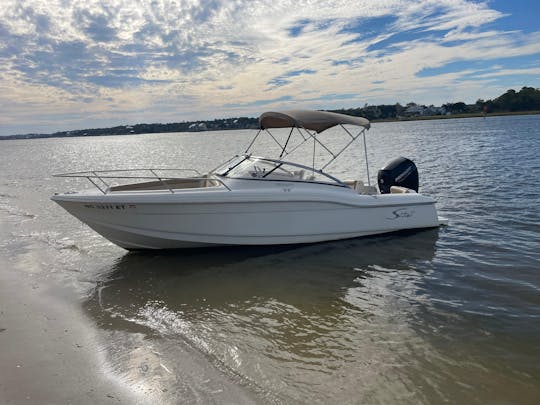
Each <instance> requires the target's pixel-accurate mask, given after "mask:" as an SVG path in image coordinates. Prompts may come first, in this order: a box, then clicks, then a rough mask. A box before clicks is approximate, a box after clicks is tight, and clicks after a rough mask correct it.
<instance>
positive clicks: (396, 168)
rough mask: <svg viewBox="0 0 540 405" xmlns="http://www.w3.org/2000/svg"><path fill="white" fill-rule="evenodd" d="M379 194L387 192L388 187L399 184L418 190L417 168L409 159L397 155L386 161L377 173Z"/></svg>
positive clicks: (388, 190)
mask: <svg viewBox="0 0 540 405" xmlns="http://www.w3.org/2000/svg"><path fill="white" fill-rule="evenodd" d="M377 182H378V183H379V190H380V192H381V194H389V193H390V187H392V186H399V187H406V188H410V189H411V190H414V191H416V192H418V169H417V168H416V165H415V164H414V162H413V161H412V160H410V159H407V158H404V157H399V158H397V159H394V160H391V161H390V162H387V163H386V164H385V165H384V167H383V168H382V169H381V170H379V174H378V175H377Z"/></svg>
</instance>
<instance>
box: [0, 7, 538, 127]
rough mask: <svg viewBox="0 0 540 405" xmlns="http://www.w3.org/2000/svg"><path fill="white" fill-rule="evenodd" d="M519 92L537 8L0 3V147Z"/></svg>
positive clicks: (533, 58)
mask: <svg viewBox="0 0 540 405" xmlns="http://www.w3.org/2000/svg"><path fill="white" fill-rule="evenodd" d="M525 85H527V86H532V87H540V1H538V0H512V1H510V0H487V1H466V0H415V1H409V0H377V1H374V0H333V1H332V0H148V1H146V0H0V135H9V134H17V133H28V132H45V133H49V132H55V131H58V130H69V129H81V128H94V127H108V126H112V125H121V124H136V123H142V122H178V121H182V120H197V119H211V118H219V117H234V116H256V115H258V113H260V112H262V111H264V110H271V109H280V108H282V109H285V108H324V109H328V108H340V107H356V106H363V105H364V104H365V103H369V104H382V103H391V104H393V103H395V102H400V103H402V104H406V103H407V102H409V101H415V102H418V103H422V104H435V105H440V104H442V103H445V102H449V101H465V102H471V103H472V102H474V101H476V100H477V99H478V98H486V99H487V98H493V97H496V96H497V95H499V94H500V93H502V92H504V91H506V90H507V89H509V88H515V89H516V90H517V89H520V88H521V87H522V86H525Z"/></svg>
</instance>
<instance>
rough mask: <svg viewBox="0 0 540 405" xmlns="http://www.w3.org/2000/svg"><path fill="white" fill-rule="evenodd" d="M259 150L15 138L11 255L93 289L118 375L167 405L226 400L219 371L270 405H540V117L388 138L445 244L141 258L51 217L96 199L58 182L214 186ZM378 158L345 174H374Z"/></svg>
mask: <svg viewBox="0 0 540 405" xmlns="http://www.w3.org/2000/svg"><path fill="white" fill-rule="evenodd" d="M251 135H252V133H251V132H250V131H232V132H221V133H219V132H213V133H199V134H156V135H143V136H138V135H137V136H124V137H117V136H114V137H101V138H70V139H41V140H30V141H28V140H16V141H3V142H1V143H0V165H1V166H0V167H1V173H0V223H1V224H2V230H1V231H0V235H1V236H2V239H0V255H2V256H4V258H7V260H8V261H9V262H10V263H12V264H13V263H14V264H15V265H14V267H16V268H17V269H18V270H17V271H22V272H25V274H27V275H28V277H30V276H32V280H33V282H36V281H37V282H39V280H45V279H48V280H51V279H52V280H54V282H55V283H59V284H62V285H64V286H67V288H69V289H71V290H73V291H74V292H75V293H76V294H77V295H78V296H79V297H80V301H81V304H80V305H81V307H82V308H83V310H84V311H85V312H86V313H87V315H88V317H89V320H90V322H92V323H93V324H95V325H96V328H97V330H98V331H99V336H100V341H101V347H100V349H99V350H100V353H101V354H102V355H103V356H104V358H105V366H106V367H107V369H108V370H109V372H111V373H113V374H115V375H116V376H118V377H119V378H121V379H122V380H123V381H124V382H125V383H126V384H128V385H130V386H132V387H133V389H136V390H144V391H145V392H146V393H147V394H148V395H149V398H152V399H153V400H156V399H157V400H161V401H164V402H176V401H178V400H179V398H181V402H188V403H198V402H218V403H219V402H220V398H221V397H220V395H221V394H222V390H223V389H224V388H223V387H220V386H219V384H214V380H213V379H212V378H206V377H203V374H205V373H206V374H208V373H207V370H209V369H210V370H213V371H212V373H217V374H219V375H220V376H222V377H225V378H226V380H227V381H229V382H231V383H232V384H233V385H234V386H237V387H239V389H241V390H244V391H247V392H249V393H251V394H252V395H253V398H255V400H256V402H263V403H264V402H270V403H312V402H319V403H329V402H334V403H370V404H375V403H411V404H418V403H425V404H434V403H443V402H449V403H468V404H471V403H531V404H532V403H538V399H539V398H540V214H539V213H538V209H539V206H540V204H539V203H540V187H539V186H538V175H539V174H540V116H516V117H493V118H488V119H482V118H478V119H456V120H442V121H425V122H406V123H384V124H375V125H373V127H372V129H371V130H370V131H369V133H368V147H369V161H370V166H371V169H372V170H371V172H372V177H374V173H375V176H376V169H378V168H379V167H381V166H382V165H383V163H384V162H385V161H386V160H388V159H389V158H393V157H397V156H401V155H402V156H406V157H409V158H412V159H413V160H414V161H415V162H416V163H417V165H418V168H419V172H420V182H421V185H420V187H421V191H422V192H423V193H425V194H428V195H431V196H433V197H435V198H436V199H437V201H438V209H439V211H440V215H442V216H445V217H447V218H449V220H450V225H449V226H448V227H447V228H441V229H439V230H428V231H421V232H417V233H408V234H400V235H387V236H378V237H370V238H363V239H355V240H347V241H341V242H332V243H325V244H318V245H308V246H301V247H289V248H283V247H280V248H249V249H248V248H235V249H219V250H200V251H178V252H175V253H166V254H164V253H149V254H131V253H130V254H128V253H127V252H125V251H123V250H122V249H120V248H117V247H115V246H113V245H111V244H109V243H108V242H107V241H105V240H104V239H102V238H101V237H99V236H98V235H96V234H95V233H93V232H92V231H91V230H89V229H88V228H86V227H85V226H83V225H81V224H80V223H79V222H77V221H76V220H75V219H73V218H72V217H70V216H69V215H68V214H67V213H65V212H64V211H62V210H61V209H60V208H59V207H57V206H55V205H53V203H52V202H50V201H49V197H50V195H52V194H53V193H54V192H55V191H67V190H69V189H77V188H84V187H86V184H85V183H79V184H75V185H74V184H73V183H70V182H66V181H65V180H64V179H57V178H51V177H50V175H51V174H52V173H57V172H66V171H76V170H87V169H96V168H104V169H105V168H122V167H196V168H199V169H202V170H205V169H210V168H213V167H214V166H217V164H218V163H220V162H222V161H224V160H226V159H228V158H229V157H230V156H232V155H234V154H236V153H238V152H242V151H243V149H244V148H245V146H247V144H248V143H249V140H250V136H251ZM330 135H331V138H332V137H333V136H334V135H333V133H332V134H330ZM332 139H333V138H332ZM332 142H334V143H335V145H337V144H338V143H339V142H338V140H337V138H336V139H335V140H333V141H332ZM359 146H360V145H358V146H357V148H356V149H355V148H353V150H352V151H351V152H349V153H348V154H346V155H345V156H344V157H343V160H342V161H341V162H340V163H338V164H336V165H334V166H333V171H332V172H333V173H334V174H337V175H339V176H344V177H349V178H355V177H356V178H358V177H360V176H361V177H365V176H364V175H363V171H362V169H363V167H364V166H363V165H364V162H363V160H362V156H363V155H362V152H361V149H360V147H359ZM266 147H270V144H268V145H265V144H264V143H263V144H262V145H261V148H263V149H265V148H266ZM319 152H320V156H319V157H318V159H322V157H323V154H322V151H319ZM201 364H206V366H204V367H205V368H204V369H203V370H206V371H204V373H203V372H201ZM212 373H210V375H212ZM206 374H205V375H206Z"/></svg>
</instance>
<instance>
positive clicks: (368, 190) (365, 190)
mask: <svg viewBox="0 0 540 405" xmlns="http://www.w3.org/2000/svg"><path fill="white" fill-rule="evenodd" d="M356 191H357V192H358V194H367V195H375V194H379V190H377V187H375V186H365V185H362V186H361V187H358V188H357V190H356Z"/></svg>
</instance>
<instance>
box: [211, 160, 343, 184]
mask: <svg viewBox="0 0 540 405" xmlns="http://www.w3.org/2000/svg"><path fill="white" fill-rule="evenodd" d="M246 162H248V163H246ZM288 167H290V168H291V169H290V170H289V169H287V168H288ZM276 172H277V173H276ZM211 174H213V175H216V176H219V177H226V178H230V179H241V180H259V181H287V182H300V183H315V184H325V185H332V186H338V187H346V188H350V187H349V186H348V185H347V184H345V183H344V182H342V181H341V180H339V179H337V178H336V177H334V176H332V175H330V174H328V173H325V172H323V171H322V170H318V169H314V168H313V167H310V166H306V165H303V164H300V163H295V162H289V161H285V160H280V159H271V158H266V157H261V156H252V155H250V154H244V155H236V156H235V157H233V158H232V159H230V160H229V161H228V162H225V163H224V164H223V165H221V166H220V167H218V168H216V169H214V170H213V171H212V172H211ZM304 176H307V177H304ZM321 177H322V179H321Z"/></svg>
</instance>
